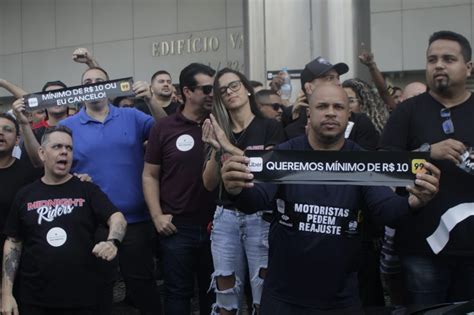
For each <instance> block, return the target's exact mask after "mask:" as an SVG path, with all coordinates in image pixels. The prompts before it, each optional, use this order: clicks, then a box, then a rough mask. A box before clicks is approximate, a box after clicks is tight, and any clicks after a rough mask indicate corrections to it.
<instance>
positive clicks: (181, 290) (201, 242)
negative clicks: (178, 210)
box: [160, 224, 215, 315]
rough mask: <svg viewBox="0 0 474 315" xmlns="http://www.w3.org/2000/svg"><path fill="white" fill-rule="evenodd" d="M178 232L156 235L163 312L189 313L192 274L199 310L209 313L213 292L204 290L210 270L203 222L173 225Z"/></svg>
mask: <svg viewBox="0 0 474 315" xmlns="http://www.w3.org/2000/svg"><path fill="white" fill-rule="evenodd" d="M176 228H177V229H178V232H177V233H175V234H173V235H170V236H160V248H161V259H162V262H163V276H164V280H165V303H164V304H165V305H164V308H165V314H170V315H181V314H183V315H189V314H190V313H191V306H190V301H191V298H192V297H193V294H194V279H195V276H196V279H197V283H198V287H199V308H200V314H209V313H210V311H211V305H212V303H213V302H214V299H215V297H214V293H213V292H211V293H207V291H208V288H209V285H210V282H211V274H212V271H213V269H214V268H213V264H212V256H211V241H210V236H209V233H208V232H207V229H206V227H205V226H199V225H179V224H178V225H176Z"/></svg>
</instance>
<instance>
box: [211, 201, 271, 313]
mask: <svg viewBox="0 0 474 315" xmlns="http://www.w3.org/2000/svg"><path fill="white" fill-rule="evenodd" d="M269 227H270V223H268V222H266V221H265V220H263V219H262V212H257V213H254V214H245V213H242V212H239V211H236V210H228V209H224V208H222V207H220V206H219V207H217V209H216V212H215V214H214V225H213V228H212V234H211V239H212V259H213V261H214V268H215V271H214V273H213V275H212V277H213V279H212V283H211V288H213V289H214V290H215V292H216V307H215V309H218V308H224V309H227V310H236V309H240V301H241V300H242V295H243V294H244V289H243V285H244V281H245V271H246V268H247V265H248V268H249V275H250V286H251V288H252V297H253V304H257V305H259V304H260V298H261V295H262V289H263V279H262V277H261V274H260V271H261V270H262V269H266V268H267V267H268V230H269ZM230 275H235V287H234V288H231V289H227V290H219V288H218V287H217V284H216V279H215V278H216V277H218V276H230ZM215 309H214V311H215ZM213 314H214V313H213Z"/></svg>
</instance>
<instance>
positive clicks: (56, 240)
mask: <svg viewBox="0 0 474 315" xmlns="http://www.w3.org/2000/svg"><path fill="white" fill-rule="evenodd" d="M66 240H67V233H66V231H64V230H63V229H61V228H60V227H54V228H52V229H50V230H49V231H48V234H46V241H47V242H48V244H49V245H51V246H53V247H60V246H62V245H64V243H66Z"/></svg>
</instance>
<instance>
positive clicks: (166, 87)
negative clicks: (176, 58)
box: [150, 70, 181, 116]
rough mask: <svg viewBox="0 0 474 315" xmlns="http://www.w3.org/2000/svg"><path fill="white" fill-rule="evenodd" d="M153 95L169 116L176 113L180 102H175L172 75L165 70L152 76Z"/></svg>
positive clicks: (151, 88) (151, 87)
mask: <svg viewBox="0 0 474 315" xmlns="http://www.w3.org/2000/svg"><path fill="white" fill-rule="evenodd" d="M150 90H151V95H152V97H153V99H154V100H155V102H156V103H157V104H159V105H160V106H161V107H162V108H163V109H164V111H165V112H166V114H167V115H168V116H169V115H171V114H174V113H176V111H177V110H178V108H179V106H181V104H180V103H177V102H173V100H172V96H173V84H172V81H171V75H170V74H169V72H167V71H165V70H159V71H157V72H155V73H154V74H153V76H152V77H151V85H150Z"/></svg>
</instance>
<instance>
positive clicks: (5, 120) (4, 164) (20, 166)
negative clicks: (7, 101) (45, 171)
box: [0, 114, 40, 249]
mask: <svg viewBox="0 0 474 315" xmlns="http://www.w3.org/2000/svg"><path fill="white" fill-rule="evenodd" d="M19 132H20V130H19V126H18V123H17V122H16V120H15V119H14V118H13V117H12V116H10V115H8V114H0V187H2V188H1V189H0V228H1V229H2V230H3V226H4V225H5V221H6V219H7V217H8V212H9V211H10V207H11V204H12V202H13V199H14V197H15V194H16V193H17V192H18V190H20V188H21V187H23V186H24V185H26V184H28V183H31V182H32V181H33V180H35V179H36V178H38V177H39V176H40V172H39V171H38V170H35V169H34V168H33V167H32V166H31V163H25V162H24V161H22V160H19V159H16V158H14V157H13V156H12V152H13V148H14V147H15V145H16V144H17V143H18V141H19V138H20V136H19ZM3 241H4V236H3V235H2V236H1V237H0V246H1V248H2V249H3Z"/></svg>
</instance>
